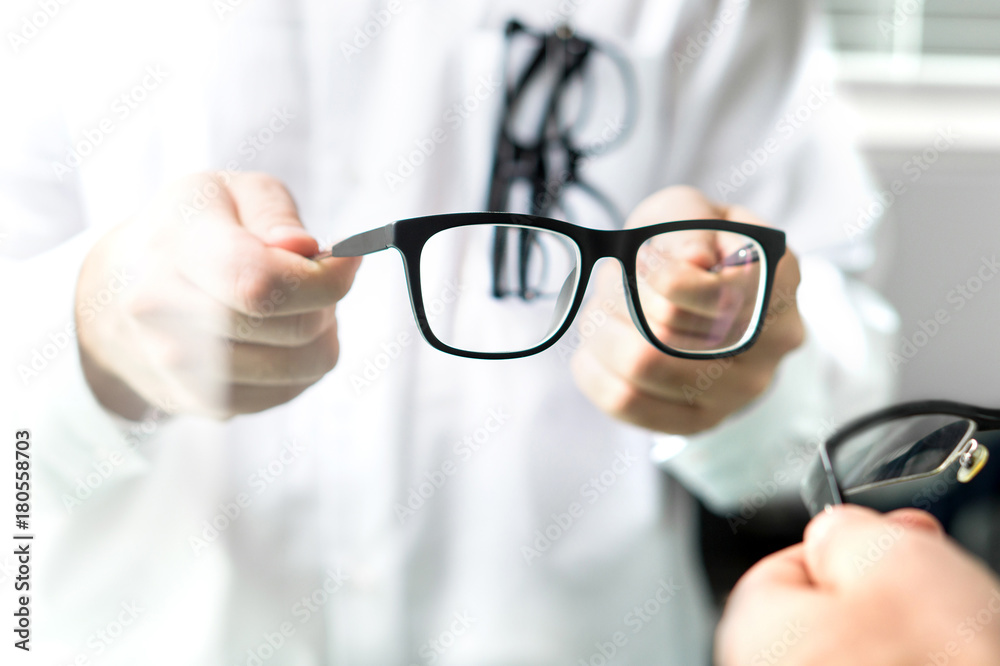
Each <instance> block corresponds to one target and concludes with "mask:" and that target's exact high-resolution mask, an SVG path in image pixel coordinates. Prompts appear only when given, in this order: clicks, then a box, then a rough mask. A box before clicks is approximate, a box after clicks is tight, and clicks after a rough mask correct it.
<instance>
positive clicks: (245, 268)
mask: <svg viewBox="0 0 1000 666" xmlns="http://www.w3.org/2000/svg"><path fill="white" fill-rule="evenodd" d="M196 192H197V193H208V194H209V195H212V194H213V193H215V192H217V193H218V194H217V195H215V196H208V197H205V198H202V199H199V198H198V197H196V196H195V193H196ZM206 199H207V205H205V201H206ZM195 204H198V208H200V210H197V211H196V210H195V208H194V205H195ZM317 251H318V246H317V243H316V241H315V240H314V239H313V238H312V237H310V236H309V235H308V234H307V233H306V231H305V230H304V229H303V228H302V223H301V222H300V220H299V216H298V212H297V210H296V207H295V203H294V202H293V201H292V198H291V196H290V195H289V193H288V191H287V190H286V189H285V187H284V186H283V185H282V184H281V183H280V182H278V181H277V180H275V179H273V178H271V177H270V176H267V175H265V174H236V175H234V176H232V177H231V178H230V177H228V176H227V177H220V176H216V175H212V174H200V175H196V176H191V177H189V178H185V179H183V180H181V181H180V182H178V183H176V184H174V185H173V186H171V187H170V188H168V189H167V190H166V191H165V192H164V193H162V194H161V195H160V196H158V197H157V198H156V200H155V201H154V202H153V203H152V204H151V205H150V206H148V207H147V208H146V209H145V210H144V211H143V212H141V213H139V214H138V215H136V216H135V217H133V218H132V219H130V220H128V221H127V222H125V223H123V224H121V225H119V226H118V227H116V228H114V229H113V230H112V231H111V232H109V233H108V234H107V235H106V236H104V237H103V238H102V239H101V240H100V241H99V242H98V243H97V244H96V245H95V246H94V248H93V249H92V250H91V252H90V254H89V255H88V256H87V258H86V259H85V261H84V264H83V268H82V270H81V271H80V276H79V279H78V281H77V291H76V305H77V317H76V318H77V331H78V335H77V337H78V340H79V347H80V356H81V363H82V365H83V369H84V373H85V375H86V377H87V381H88V382H89V384H90V386H91V388H92V390H93V391H94V394H95V395H96V396H97V398H98V400H99V401H100V402H101V403H102V404H104V405H105V406H106V407H108V408H109V409H111V410H113V411H115V412H117V413H119V414H121V415H123V416H126V417H130V418H138V417H139V416H140V415H141V414H142V412H143V411H144V410H145V409H146V408H147V407H148V406H149V405H168V406H169V411H171V412H175V413H187V414H200V415H206V416H211V417H215V418H228V417H230V416H233V415H236V414H243V413H250V412H258V411H261V410H264V409H267V408H269V407H273V406H275V405H279V404H282V403H284V402H287V401H288V400H291V399H292V398H294V397H295V396H297V395H298V394H300V393H302V392H303V391H304V390H305V389H306V388H308V387H309V386H310V385H312V384H313V383H315V382H316V381H317V380H319V379H320V378H321V377H322V376H323V375H324V374H326V373H327V372H329V371H330V370H331V369H332V368H333V367H334V365H335V364H336V362H337V356H338V353H339V347H338V342H337V322H336V318H335V314H334V308H335V305H336V303H337V301H339V300H340V299H341V298H342V297H343V296H344V295H345V294H346V293H347V291H348V289H350V287H351V283H352V281H353V279H354V274H355V271H356V270H357V268H358V266H359V264H360V259H357V258H351V259H336V258H332V259H324V260H323V261H322V262H315V261H312V260H310V259H308V258H307V257H309V256H311V255H313V254H315V253H316V252H317ZM123 285H124V288H122V286H123ZM115 292H118V293H115Z"/></svg>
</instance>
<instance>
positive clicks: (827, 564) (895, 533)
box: [804, 504, 926, 588]
mask: <svg viewBox="0 0 1000 666" xmlns="http://www.w3.org/2000/svg"><path fill="white" fill-rule="evenodd" d="M909 529H912V528H908V527H905V526H904V525H903V524H901V522H899V521H890V520H887V519H886V518H885V517H884V516H882V515H881V514H879V513H877V512H875V511H873V510H871V509H868V508H865V507H860V506H857V505H852V504H845V505H840V506H836V507H833V508H832V509H831V510H829V511H825V512H823V513H821V514H820V515H818V516H816V518H814V519H813V520H812V522H810V523H809V525H808V526H807V527H806V531H805V538H804V544H805V555H806V563H807V565H808V567H809V573H810V576H811V577H812V578H813V580H815V581H816V583H817V584H818V585H821V586H826V587H830V588H846V587H851V586H853V585H856V584H859V583H863V582H864V580H865V578H866V576H867V575H868V574H869V572H871V571H872V570H875V569H879V570H881V568H882V567H884V566H886V562H887V561H891V560H893V559H895V558H893V557H892V556H893V552H894V551H895V550H896V549H897V548H900V544H901V543H902V542H904V540H906V538H907V533H908V530H909ZM918 531H919V532H920V533H926V530H925V529H919V530H918ZM889 571H890V572H891V567H890V569H889Z"/></svg>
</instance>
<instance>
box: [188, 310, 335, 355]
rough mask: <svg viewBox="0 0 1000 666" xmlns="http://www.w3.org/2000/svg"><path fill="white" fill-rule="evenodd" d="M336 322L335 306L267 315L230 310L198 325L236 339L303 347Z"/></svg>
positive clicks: (247, 341)
mask: <svg viewBox="0 0 1000 666" xmlns="http://www.w3.org/2000/svg"><path fill="white" fill-rule="evenodd" d="M335 321H336V310H335V309H334V308H333V307H332V306H331V307H326V308H322V309H319V310H310V311H309V312H302V313H299V314H294V315H284V316H273V317H264V316H259V315H245V314H242V313H240V312H234V311H231V310H229V311H227V316H226V317H220V318H213V319H211V320H201V321H199V322H198V323H197V325H198V326H199V327H200V328H201V329H202V330H203V331H205V332H206V333H210V334H212V335H215V336H218V337H221V338H226V339H228V340H231V341H233V342H242V343H251V344H258V345H270V346H273V347H301V346H303V345H307V344H309V343H310V342H313V341H314V340H316V339H317V338H319V337H320V336H321V335H322V334H323V333H325V332H326V331H327V329H329V328H330V326H332V325H333V324H334V322H335Z"/></svg>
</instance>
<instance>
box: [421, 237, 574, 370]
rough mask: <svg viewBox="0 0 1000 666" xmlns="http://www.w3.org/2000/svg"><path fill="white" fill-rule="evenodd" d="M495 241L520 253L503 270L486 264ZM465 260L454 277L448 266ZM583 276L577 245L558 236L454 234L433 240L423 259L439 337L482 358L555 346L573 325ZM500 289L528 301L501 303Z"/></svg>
mask: <svg viewBox="0 0 1000 666" xmlns="http://www.w3.org/2000/svg"><path fill="white" fill-rule="evenodd" d="M494 238H501V239H503V241H502V242H503V244H504V245H505V246H506V247H508V248H512V249H513V248H516V251H512V252H505V253H504V255H502V257H501V258H502V263H501V264H500V265H499V267H498V268H499V270H496V271H495V270H494V266H493V265H492V264H491V262H490V261H488V260H485V258H486V257H489V256H490V254H491V251H492V248H493V241H494ZM459 256H461V257H466V259H465V260H464V263H463V264H462V265H461V266H459V267H458V271H457V272H456V273H452V272H451V270H449V268H448V267H449V266H451V265H452V264H451V262H452V261H453V260H454V257H459ZM579 274H580V252H579V250H578V248H577V245H576V243H575V242H574V241H572V240H571V239H569V238H567V237H566V236H564V235H562V234H559V233H556V232H553V231H547V230H543V229H528V228H524V227H517V226H494V225H470V226H461V227H453V228H451V229H446V230H444V231H441V232H439V233H437V234H434V235H433V236H431V237H430V238H429V239H428V240H427V242H426V243H425V245H424V249H423V252H422V253H421V257H420V287H421V292H422V294H423V301H424V310H425V313H426V315H427V323H428V326H429V327H430V330H431V332H432V333H433V334H434V336H435V337H436V338H438V340H440V341H441V342H443V343H444V344H446V345H449V346H451V347H454V348H456V349H461V350H464V351H470V352H478V353H507V352H521V351H526V350H528V349H532V348H534V347H536V346H538V345H539V344H541V343H543V342H545V341H546V340H548V339H549V338H550V337H551V336H552V335H553V334H554V333H555V332H556V331H557V330H558V329H559V327H560V326H561V325H562V323H563V322H564V321H565V319H566V316H567V314H568V311H569V306H570V304H572V302H573V299H574V297H575V296H576V290H577V289H578V287H579V285H578V283H579V277H578V276H579ZM449 275H450V276H449ZM454 275H457V276H458V277H457V279H455V278H454V277H451V276H454ZM495 289H498V290H500V291H501V293H502V294H517V295H518V296H520V298H495V297H494V290H495Z"/></svg>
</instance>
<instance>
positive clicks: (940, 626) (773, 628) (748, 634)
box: [716, 505, 1000, 666]
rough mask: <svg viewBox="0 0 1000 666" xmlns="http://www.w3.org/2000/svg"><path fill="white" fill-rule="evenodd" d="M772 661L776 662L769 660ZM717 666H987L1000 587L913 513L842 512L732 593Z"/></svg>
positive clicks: (997, 643)
mask: <svg viewBox="0 0 1000 666" xmlns="http://www.w3.org/2000/svg"><path fill="white" fill-rule="evenodd" d="M779 653H780V656H779ZM716 660H717V662H716V663H717V664H718V666H758V665H763V664H769V663H781V664H782V665H783V666H925V665H926V664H935V663H937V664H942V665H943V664H948V666H996V664H997V663H1000V580H998V579H997V578H996V577H995V576H994V575H993V574H992V573H991V572H990V571H989V570H988V569H987V568H986V567H985V566H984V565H983V564H982V563H980V562H979V561H977V560H976V559H975V558H973V557H971V556H969V555H968V554H966V553H965V552H963V551H962V550H961V549H960V548H959V547H958V546H957V545H956V544H954V543H953V542H952V541H950V540H949V539H948V537H946V536H945V535H944V533H943V530H942V529H941V526H940V525H939V524H938V523H937V521H936V520H935V519H934V518H933V517H932V516H931V515H930V514H927V513H924V512H923V511H918V510H916V509H904V510H900V511H895V512H892V513H890V514H887V515H884V516H883V515H880V514H878V513H876V512H874V511H871V510H870V509H866V508H862V507H858V506H851V505H844V506H838V507H835V509H834V510H833V511H832V512H830V513H829V514H821V515H820V516H817V518H815V519H814V520H813V521H812V522H811V523H810V524H809V526H808V527H807V529H806V532H805V536H804V541H803V543H801V544H799V545H796V546H793V547H791V548H788V549H785V550H783V551H780V552H778V553H775V554H774V555H771V556H770V557H767V558H765V559H764V560H762V561H761V562H759V563H758V564H757V565H756V566H754V567H753V568H752V569H751V570H750V571H749V572H748V573H747V574H746V575H745V576H744V577H743V578H742V579H741V580H740V582H739V583H738V584H737V586H736V588H735V589H734V590H733V593H732V595H731V596H730V599H729V602H728V604H727V606H726V611H725V613H724V615H723V619H722V622H721V624H720V626H719V629H718V632H717V634H716Z"/></svg>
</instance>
